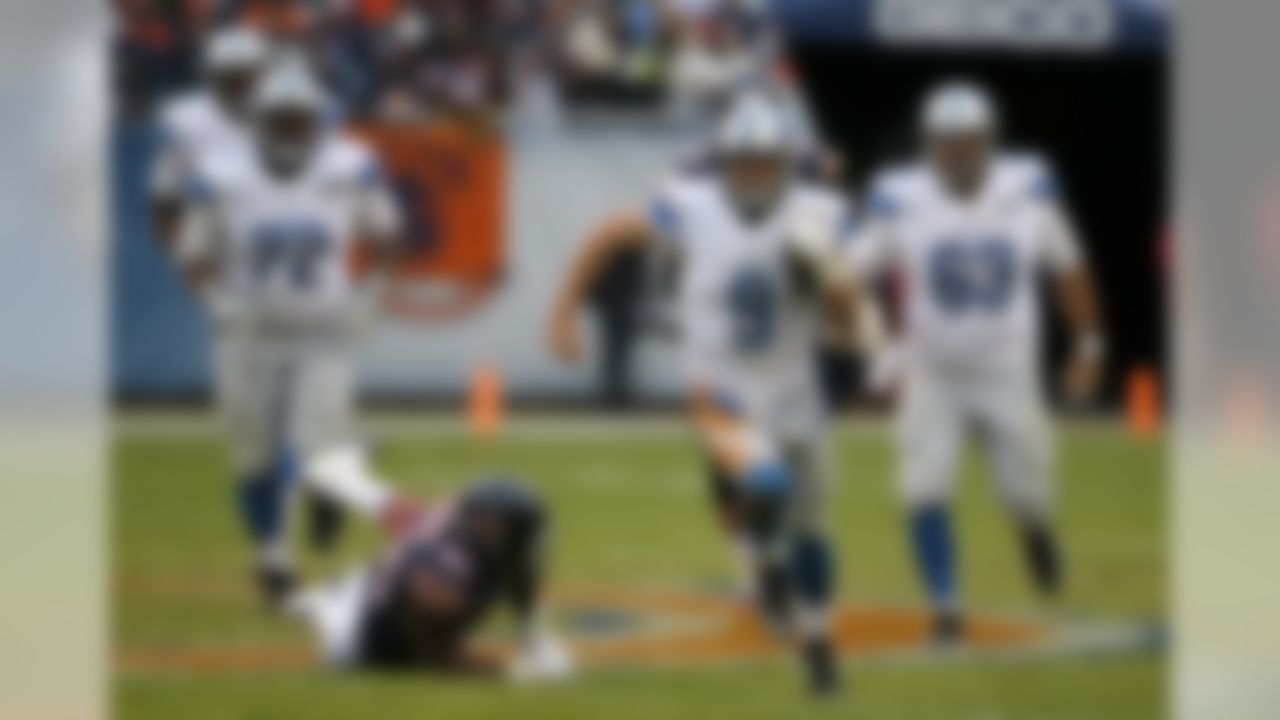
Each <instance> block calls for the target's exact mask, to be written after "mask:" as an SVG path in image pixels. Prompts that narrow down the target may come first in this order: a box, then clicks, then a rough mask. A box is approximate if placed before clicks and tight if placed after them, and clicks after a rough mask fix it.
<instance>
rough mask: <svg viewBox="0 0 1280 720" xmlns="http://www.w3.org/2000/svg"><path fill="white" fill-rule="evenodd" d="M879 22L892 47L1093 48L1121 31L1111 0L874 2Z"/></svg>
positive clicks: (884, 38)
mask: <svg viewBox="0 0 1280 720" xmlns="http://www.w3.org/2000/svg"><path fill="white" fill-rule="evenodd" d="M873 22H874V24H875V30H876V34H877V37H878V38H879V39H880V40H882V41H883V42H886V43H891V44H927V45H1001V46H1006V47H1009V46H1012V47H1025V48H1045V47H1055V48H1063V49H1077V50H1090V49H1095V48H1100V47H1104V46H1106V45H1108V44H1110V43H1111V42H1112V40H1113V39H1114V37H1115V32H1116V14H1115V9H1114V7H1113V5H1112V2H1111V0H874V10H873Z"/></svg>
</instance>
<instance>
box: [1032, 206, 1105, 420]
mask: <svg viewBox="0 0 1280 720" xmlns="http://www.w3.org/2000/svg"><path fill="white" fill-rule="evenodd" d="M1043 233H1044V234H1043V238H1044V241H1045V258H1046V263H1047V264H1048V266H1049V269H1050V272H1051V273H1052V276H1053V283H1054V291H1055V295H1056V298H1057V302H1058V306H1059V309H1060V311H1061V312H1062V315H1063V319H1064V321H1065V322H1066V324H1067V330H1068V332H1069V333H1070V335H1071V348H1072V349H1071V358H1070V360H1069V361H1068V363H1067V367H1066V370H1065V374H1064V376H1063V392H1064V393H1065V396H1066V398H1067V400H1068V401H1070V402H1072V403H1084V402H1087V401H1089V400H1090V399H1092V398H1093V396H1094V394H1095V393H1096V392H1097V390H1098V385H1099V383H1100V382H1101V379H1102V364H1103V360H1104V359H1105V355H1106V342H1105V340H1104V339H1103V334H1102V320H1101V317H1102V312H1101V303H1100V301H1099V299H1098V291H1097V286H1096V284H1095V282H1094V279H1093V273H1092V271H1091V270H1090V268H1089V264H1088V262H1087V261H1086V259H1085V257H1084V252H1083V251H1082V250H1081V245H1080V241H1079V239H1078V236H1077V234H1076V231H1075V229H1074V227H1073V226H1072V224H1071V222H1070V220H1069V219H1068V218H1067V216H1066V214H1065V213H1064V212H1063V211H1062V209H1061V208H1059V207H1057V206H1050V207H1046V208H1045V210H1044V230H1043Z"/></svg>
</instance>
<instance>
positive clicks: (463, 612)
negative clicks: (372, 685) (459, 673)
mask: <svg viewBox="0 0 1280 720" xmlns="http://www.w3.org/2000/svg"><path fill="white" fill-rule="evenodd" d="M424 575H429V576H430V578H431V580H432V582H433V583H435V584H436V585H437V586H438V587H441V588H443V589H446V590H447V591H448V592H449V593H450V594H452V595H454V596H455V597H457V598H459V599H460V602H458V603H457V604H456V605H455V606H453V607H450V608H447V609H445V608H431V607H425V606H423V605H422V604H421V603H420V602H417V601H415V599H414V597H413V595H412V593H411V591H410V590H411V586H410V583H411V582H412V580H413V579H414V578H415V577H421V576H424ZM368 592H369V595H368V597H367V599H366V604H365V613H364V619H363V623H362V632H361V653H360V655H361V660H362V661H363V663H364V664H367V665H372V666H383V667H412V666H429V665H444V664H449V663H450V662H452V661H453V660H455V659H456V658H457V657H458V655H459V652H460V650H461V648H462V644H463V641H464V639H465V638H466V636H467V634H468V633H469V632H470V631H471V630H472V629H473V628H474V626H475V625H476V624H477V623H478V622H479V620H480V619H481V618H482V617H483V616H484V614H485V612H486V611H487V610H488V609H489V607H490V606H491V605H492V603H493V599H494V597H495V596H496V595H497V582H496V581H495V578H494V577H493V573H492V572H490V571H488V570H487V569H486V567H485V566H484V565H483V564H482V563H481V562H480V561H479V559H478V558H477V557H476V553H475V552H474V551H473V550H472V549H471V548H469V547H468V546H467V545H466V543H465V542H464V541H463V537H462V532H461V527H460V523H459V514H458V512H457V506H456V504H455V503H453V502H448V503H443V504H441V505H439V506H436V507H434V508H432V509H431V510H430V511H428V512H426V513H424V515H423V517H422V519H421V520H420V521H419V522H418V523H417V525H416V526H415V527H414V528H413V530H412V531H411V532H409V533H408V534H407V535H405V536H404V537H402V538H401V539H399V540H398V541H397V542H396V543H395V544H394V545H393V547H392V548H391V549H390V550H388V551H387V552H386V554H384V555H383V557H382V558H380V560H379V562H378V563H377V565H376V567H375V569H374V573H373V579H372V582H371V583H370V587H369V590H368Z"/></svg>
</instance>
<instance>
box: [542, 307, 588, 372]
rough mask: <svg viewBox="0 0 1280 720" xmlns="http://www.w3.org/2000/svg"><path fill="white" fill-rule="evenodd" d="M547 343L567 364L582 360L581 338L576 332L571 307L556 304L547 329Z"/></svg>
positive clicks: (575, 322)
mask: <svg viewBox="0 0 1280 720" xmlns="http://www.w3.org/2000/svg"><path fill="white" fill-rule="evenodd" d="M547 344H548V345H549V346H550V347H551V352H552V353H553V354H554V355H555V356H556V357H557V358H559V359H560V361H561V362H564V363H566V364H569V365H575V364H577V363H578V362H579V361H581V360H582V338H581V336H580V334H579V333H578V318H577V316H576V315H575V313H574V311H573V308H572V307H566V306H563V305H562V306H557V308H556V310H555V312H553V313H552V315H551V324H550V326H549V327H548V329H547Z"/></svg>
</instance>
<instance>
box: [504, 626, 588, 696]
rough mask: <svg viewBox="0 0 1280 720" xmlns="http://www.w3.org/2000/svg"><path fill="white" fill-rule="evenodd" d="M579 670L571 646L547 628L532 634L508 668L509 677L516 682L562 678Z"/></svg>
mask: <svg viewBox="0 0 1280 720" xmlns="http://www.w3.org/2000/svg"><path fill="white" fill-rule="evenodd" d="M576 670H577V667H576V664H575V663H574V661H573V656H572V655H571V654H570V653H569V649H568V648H567V647H566V646H565V645H564V643H562V642H560V640H559V639H558V638H556V637H555V636H553V635H552V634H551V633H549V632H547V631H540V632H537V633H535V634H534V635H533V637H531V638H530V639H529V640H528V641H527V642H526V643H525V646H524V647H523V648H521V650H520V654H519V655H517V656H516V658H515V660H514V661H513V662H512V663H511V665H510V667H509V668H508V672H507V674H508V677H510V678H511V680H512V681H513V682H517V683H539V682H562V681H565V680H568V679H569V678H571V677H573V675H574V673H575V671H576Z"/></svg>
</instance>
